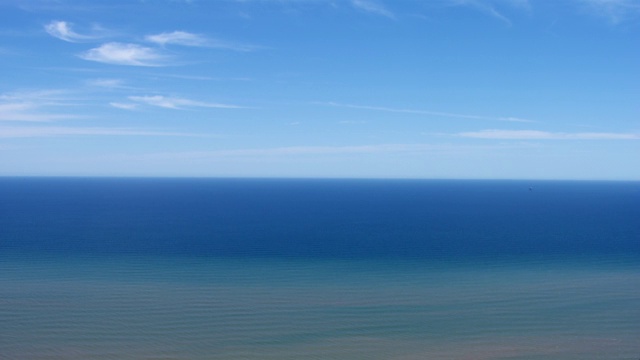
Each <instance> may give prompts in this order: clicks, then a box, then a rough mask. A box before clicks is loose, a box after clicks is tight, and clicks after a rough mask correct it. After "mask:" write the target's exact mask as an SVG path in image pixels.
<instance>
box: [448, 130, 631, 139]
mask: <svg viewBox="0 0 640 360" xmlns="http://www.w3.org/2000/svg"><path fill="white" fill-rule="evenodd" d="M457 136H459V137H464V138H475V139H500V140H640V134H634V133H608V132H579V133H563V132H548V131H539V130H499V129H488V130H481V131H471V132H462V133H458V134H457Z"/></svg>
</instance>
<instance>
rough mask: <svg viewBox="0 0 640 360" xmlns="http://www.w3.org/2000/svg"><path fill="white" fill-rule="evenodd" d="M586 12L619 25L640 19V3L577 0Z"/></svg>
mask: <svg viewBox="0 0 640 360" xmlns="http://www.w3.org/2000/svg"><path fill="white" fill-rule="evenodd" d="M575 1H577V2H578V3H579V4H580V5H581V6H582V7H583V8H584V9H585V10H586V11H588V12H589V13H591V14H593V15H594V16H598V17H602V18H605V19H607V20H608V21H609V22H611V23H612V24H618V23H621V22H624V21H626V20H629V19H633V18H638V17H640V1H638V0H575Z"/></svg>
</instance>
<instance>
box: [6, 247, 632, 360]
mask: <svg viewBox="0 0 640 360" xmlns="http://www.w3.org/2000/svg"><path fill="white" fill-rule="evenodd" d="M0 285H1V286H0V324H2V326H0V354H2V358H3V359H302V358H304V359H469V360H471V359H474V360H481V359H486V360H489V359H523V360H524V359H530V360H533V359H536V360H541V359H549V360H551V359H567V360H573V359H576V360H578V359H580V360H584V359H619V360H623V359H625V360H632V359H638V358H639V357H640V341H638V339H640V306H638V304H640V263H639V262H638V261H637V259H624V258H622V257H616V258H600V259H593V258H582V259H574V260H571V261H567V260H566V259H564V260H544V261H542V260H533V259H529V260H526V261H525V260H522V259H521V260H519V261H518V262H507V261H497V262H496V261H492V262H481V261H475V262H472V261H464V262H463V261H459V262H452V261H448V262H444V261H441V262H438V261H407V260H327V259H324V260H319V259H317V260H309V259H306V260H300V259H297V260H296V259H274V260H269V259H228V258H227V259H221V258H200V259H193V258H185V259H180V258H141V257H111V258H106V257H103V258H97V259H96V258H77V257H76V258H64V257H48V258H38V259H36V258H33V257H26V258H19V257H11V258H3V259H2V260H1V261H0Z"/></svg>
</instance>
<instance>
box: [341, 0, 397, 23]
mask: <svg viewBox="0 0 640 360" xmlns="http://www.w3.org/2000/svg"><path fill="white" fill-rule="evenodd" d="M351 4H352V5H353V6H354V7H355V8H356V9H359V10H362V11H365V12H368V13H371V14H376V15H381V16H385V17H388V18H390V19H395V18H396V16H395V15H394V14H393V13H392V12H391V11H389V10H388V9H387V8H386V7H385V6H384V5H382V4H381V3H380V2H378V1H375V0H351Z"/></svg>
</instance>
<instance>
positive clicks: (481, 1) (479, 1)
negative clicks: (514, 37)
mask: <svg viewBox="0 0 640 360" xmlns="http://www.w3.org/2000/svg"><path fill="white" fill-rule="evenodd" d="M494 2H495V1H491V0H451V3H452V4H454V5H458V6H469V7H472V8H474V9H476V10H478V11H480V12H482V13H484V14H486V15H489V16H491V17H493V18H494V19H497V20H499V21H502V22H503V23H505V24H506V25H508V26H511V25H512V22H511V20H510V19H509V18H508V17H506V16H505V15H504V14H503V13H502V12H501V11H498V8H497V5H496V4H495V3H494ZM500 4H501V5H513V6H518V7H521V8H526V7H527V6H528V4H529V3H528V1H524V0H511V1H501V2H500Z"/></svg>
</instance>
